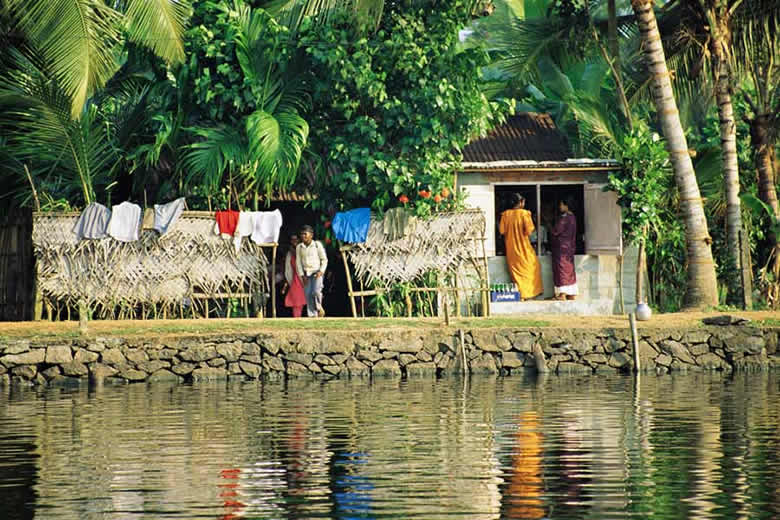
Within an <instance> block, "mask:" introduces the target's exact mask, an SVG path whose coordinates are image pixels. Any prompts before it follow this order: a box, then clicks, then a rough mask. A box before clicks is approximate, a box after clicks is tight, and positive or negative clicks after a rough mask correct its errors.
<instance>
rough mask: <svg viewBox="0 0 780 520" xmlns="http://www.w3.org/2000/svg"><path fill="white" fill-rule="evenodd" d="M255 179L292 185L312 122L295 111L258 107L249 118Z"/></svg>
mask: <svg viewBox="0 0 780 520" xmlns="http://www.w3.org/2000/svg"><path fill="white" fill-rule="evenodd" d="M246 133H247V136H248V138H249V143H250V156H251V158H252V159H253V160H255V161H256V162H257V169H256V170H255V172H254V173H255V176H256V180H257V182H258V183H259V184H262V185H264V186H266V187H279V188H289V187H290V186H292V184H293V183H294V182H295V179H296V176H297V173H298V165H299V163H300V160H301V156H302V155H303V150H304V148H305V146H306V142H307V139H308V136H309V124H308V123H307V122H306V120H305V119H303V118H302V117H301V116H300V115H298V113H297V112H295V111H279V112H277V113H275V114H270V113H268V112H265V111H262V110H258V111H256V112H255V113H253V114H251V115H250V116H249V117H248V118H247V121H246Z"/></svg>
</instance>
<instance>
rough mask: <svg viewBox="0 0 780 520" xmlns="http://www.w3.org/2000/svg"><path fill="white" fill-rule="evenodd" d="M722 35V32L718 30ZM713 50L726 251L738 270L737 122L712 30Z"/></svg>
mask: <svg viewBox="0 0 780 520" xmlns="http://www.w3.org/2000/svg"><path fill="white" fill-rule="evenodd" d="M721 34H722V31H721ZM710 42H711V43H710V51H711V52H712V74H713V79H714V81H715V99H716V101H717V103H718V120H719V123H720V148H721V155H722V158H723V180H724V183H725V185H726V239H727V240H726V243H727V247H728V254H729V256H731V258H732V260H733V261H734V265H735V266H736V267H737V269H741V267H742V265H741V258H740V256H741V255H740V254H739V230H740V229H742V214H741V210H740V203H739V161H738V160H737V125H736V121H735V120H734V105H733V104H732V102H731V88H730V83H729V71H728V64H727V63H726V55H725V52H724V51H725V49H724V45H726V42H725V41H723V39H722V38H719V37H718V34H717V32H716V31H715V30H713V32H712V39H711V40H710Z"/></svg>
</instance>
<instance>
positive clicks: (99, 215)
mask: <svg viewBox="0 0 780 520" xmlns="http://www.w3.org/2000/svg"><path fill="white" fill-rule="evenodd" d="M110 220H111V210H110V209H108V208H107V207H105V206H104V205H102V204H100V203H98V202H93V203H91V204H90V205H88V206H87V207H86V208H84V211H82V212H81V215H80V216H79V219H78V220H77V221H76V224H75V225H74V226H73V229H72V230H71V231H73V233H75V234H76V238H78V239H79V240H81V239H82V238H88V239H92V240H96V239H99V238H105V237H106V235H107V232H108V223H109V221H110Z"/></svg>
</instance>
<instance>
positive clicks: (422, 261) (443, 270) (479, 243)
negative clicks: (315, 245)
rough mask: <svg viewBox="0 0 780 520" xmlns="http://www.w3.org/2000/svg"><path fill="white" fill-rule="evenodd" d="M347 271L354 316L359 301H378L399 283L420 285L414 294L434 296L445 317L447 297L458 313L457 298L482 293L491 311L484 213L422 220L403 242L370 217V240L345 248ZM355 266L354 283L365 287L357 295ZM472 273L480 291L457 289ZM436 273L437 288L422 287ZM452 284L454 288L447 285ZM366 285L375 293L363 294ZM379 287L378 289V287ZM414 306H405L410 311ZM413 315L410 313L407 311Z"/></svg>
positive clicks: (440, 215)
mask: <svg viewBox="0 0 780 520" xmlns="http://www.w3.org/2000/svg"><path fill="white" fill-rule="evenodd" d="M341 254H342V258H343V260H344V266H345V269H346V272H347V285H348V292H349V296H350V303H351V306H352V314H353V316H355V317H357V308H356V304H355V297H356V296H359V297H364V296H375V295H377V294H382V293H387V292H388V290H389V287H390V286H392V285H393V284H399V283H407V284H409V283H416V284H417V285H418V286H417V287H413V288H411V289H409V291H412V292H436V293H439V294H440V295H441V294H444V296H445V297H444V298H443V299H442V298H441V297H440V300H441V301H442V303H443V306H444V311H445V314H446V313H447V312H448V309H447V305H448V302H449V299H450V298H449V297H448V294H449V295H451V296H453V297H454V300H455V309H456V310H457V309H459V308H460V305H459V296H460V294H461V293H466V292H468V291H471V292H474V291H476V292H478V293H480V299H481V300H482V314H483V315H487V313H488V312H489V311H488V309H489V305H488V301H487V299H488V291H489V288H488V286H489V280H488V265H487V256H486V251H485V215H484V213H483V212H482V211H481V210H478V209H470V210H465V211H460V212H448V213H438V214H435V215H433V216H432V217H430V218H427V219H420V220H418V222H417V224H416V226H415V229H414V232H412V233H410V234H409V235H408V236H405V237H403V238H398V239H395V240H390V239H389V238H388V236H387V235H385V234H384V225H383V221H382V220H381V219H379V218H377V217H376V216H375V215H372V216H371V225H370V227H369V231H368V236H367V238H366V241H365V242H363V243H360V244H351V245H347V246H344V247H342V248H341ZM350 264H352V265H353V266H354V279H355V281H356V282H357V283H358V284H359V285H360V286H361V290H359V291H355V290H354V284H353V276H352V273H351V272H350V268H349V265H350ZM464 268H465V270H466V271H471V272H472V273H474V274H475V275H476V279H477V280H478V283H477V286H473V285H472V286H471V287H468V286H466V285H459V284H458V280H459V279H461V277H462V276H463V274H464ZM432 272H433V273H438V274H440V275H447V276H438V277H437V279H439V280H442V282H440V284H439V285H437V286H436V287H427V286H425V284H424V283H423V279H424V277H425V275H426V274H429V273H432ZM445 280H449V281H450V283H445V282H444V281H445ZM366 285H371V286H374V287H375V288H374V289H371V290H364V289H362V288H363V287H364V286H366ZM377 287H378V288H377ZM410 307H411V304H410V303H408V304H407V308H409V309H410ZM409 315H411V310H409Z"/></svg>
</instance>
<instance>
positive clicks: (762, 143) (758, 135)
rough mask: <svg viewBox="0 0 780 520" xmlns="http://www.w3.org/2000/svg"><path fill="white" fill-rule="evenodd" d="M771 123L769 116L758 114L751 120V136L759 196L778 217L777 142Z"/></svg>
mask: <svg viewBox="0 0 780 520" xmlns="http://www.w3.org/2000/svg"><path fill="white" fill-rule="evenodd" d="M770 125H771V122H770V120H769V117H768V116H766V115H764V114H762V115H757V116H756V117H755V118H753V119H751V120H750V138H751V141H752V143H753V150H754V151H755V161H756V171H758V197H759V198H760V199H761V200H763V201H764V202H765V203H766V204H767V205H769V207H771V208H772V211H774V212H775V216H776V217H780V206H778V203H777V191H776V190H775V167H774V165H775V143H774V141H773V140H772V139H771V137H770V136H771V127H770Z"/></svg>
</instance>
